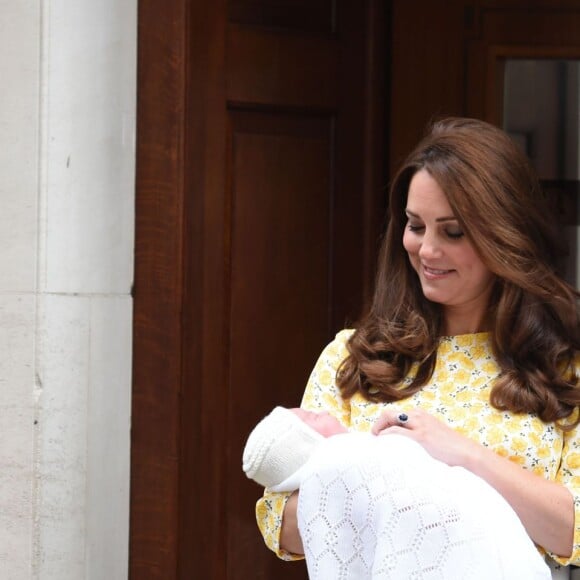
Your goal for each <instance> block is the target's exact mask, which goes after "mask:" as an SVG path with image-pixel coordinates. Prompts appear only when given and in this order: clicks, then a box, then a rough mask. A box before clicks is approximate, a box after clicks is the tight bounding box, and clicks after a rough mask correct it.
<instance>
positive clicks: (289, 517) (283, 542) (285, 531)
mask: <svg viewBox="0 0 580 580" xmlns="http://www.w3.org/2000/svg"><path fill="white" fill-rule="evenodd" d="M297 507H298V491H295V492H294V493H293V494H292V495H291V496H290V497H289V498H288V501H287V502H286V507H285V508H284V515H283V516H282V529H281V530H280V547H281V548H282V549H283V550H286V551H287V552H290V553H291V554H299V555H302V554H304V547H303V546H302V538H300V533H299V532H298V520H297V518H296V509H297Z"/></svg>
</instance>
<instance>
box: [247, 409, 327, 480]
mask: <svg viewBox="0 0 580 580" xmlns="http://www.w3.org/2000/svg"><path fill="white" fill-rule="evenodd" d="M323 440H324V437H323V436H322V435H320V434H319V433H317V432H316V431H315V430H314V429H312V428H311V427H309V426H308V425H306V423H304V422H303V421H302V419H300V418H299V417H298V416H297V415H295V414H294V413H293V412H292V411H291V410H289V409H286V408H284V407H276V408H274V410H273V411H272V412H271V413H270V414H268V415H266V417H264V418H263V419H262V420H261V421H260V422H259V423H258V424H257V425H256V427H254V429H253V430H252V432H251V433H250V435H249V436H248V440H247V442H246V445H245V448H244V453H243V456H242V466H243V469H244V472H245V473H246V475H247V476H248V477H249V478H250V479H253V480H254V481H256V482H257V483H259V484H260V485H263V486H264V487H272V486H275V485H276V484H279V483H281V482H283V481H284V480H286V479H287V478H289V477H290V476H291V475H292V474H294V473H295V472H296V471H297V470H298V469H299V468H300V467H301V466H303V465H304V464H305V463H306V462H307V461H308V458H309V457H310V456H311V454H312V452H313V451H314V448H315V447H316V445H317V444H318V443H320V442H321V441H323Z"/></svg>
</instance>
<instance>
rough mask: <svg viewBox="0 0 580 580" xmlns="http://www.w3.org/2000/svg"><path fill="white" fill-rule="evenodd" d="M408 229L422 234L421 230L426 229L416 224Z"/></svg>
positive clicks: (410, 225)
mask: <svg viewBox="0 0 580 580" xmlns="http://www.w3.org/2000/svg"><path fill="white" fill-rule="evenodd" d="M407 227H408V228H409V231H411V232H420V231H421V230H423V229H425V226H418V225H416V224H409V225H408V226H407Z"/></svg>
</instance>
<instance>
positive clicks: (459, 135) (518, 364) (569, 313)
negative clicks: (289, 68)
mask: <svg viewBox="0 0 580 580" xmlns="http://www.w3.org/2000/svg"><path fill="white" fill-rule="evenodd" d="M547 215H548V214H547V212H546V210H545V207H544V203H543V199H542V194H541V191H540V187H539V184H538V181H537V178H536V176H535V174H534V172H533V170H532V169H531V167H530V165H529V163H528V161H527V159H526V158H525V156H524V155H523V154H522V153H521V151H520V150H519V149H518V148H517V146H516V145H515V144H513V143H512V141H511V140H510V139H509V137H508V136H507V135H505V134H504V133H503V132H502V131H500V130H499V129H497V128H495V127H493V126H491V125H489V124H487V123H484V122H481V121H477V120H473V119H447V120H443V121H440V122H438V123H435V124H434V125H433V127H432V128H431V130H430V132H429V134H428V135H427V136H426V137H425V138H424V139H423V141H422V142H421V143H420V144H419V145H418V147H417V148H416V149H415V151H414V152H413V153H412V154H411V155H410V156H409V157H408V159H407V160H406V162H405V163H404V165H403V167H402V168H401V169H400V171H399V172H398V173H397V175H396V176H395V179H394V181H393V184H392V187H391V193H390V204H389V218H390V219H389V225H388V230H387V235H386V237H385V240H384V243H383V246H382V249H381V253H380V257H379V268H378V274H377V281H376V289H375V294H374V299H373V304H372V306H371V309H370V312H369V313H368V314H367V316H366V317H365V318H364V319H363V320H362V322H361V323H360V324H359V325H358V327H357V329H356V330H354V331H351V330H345V331H342V332H340V333H339V334H338V335H337V337H336V338H335V340H334V341H333V342H332V343H331V344H330V345H329V346H328V347H327V348H326V349H325V350H324V352H323V353H322V355H321V357H320V359H319V361H318V363H317V365H316V367H315V368H314V370H313V373H312V375H311V377H310V380H309V382H308V385H307V387H306V391H305V394H304V397H303V401H302V406H303V407H304V408H307V409H312V410H326V411H329V412H330V413H332V414H333V415H334V416H336V417H337V418H338V419H339V420H340V421H341V422H342V423H343V425H345V426H346V427H348V428H350V429H351V430H360V431H370V430H372V431H373V432H374V433H375V434H392V433H399V434H403V435H405V436H407V437H409V438H411V439H413V440H415V441H417V442H419V443H420V444H421V445H422V446H423V447H424V448H425V449H426V450H427V451H428V452H429V453H430V454H431V455H432V456H433V457H434V458H435V459H438V460H440V461H443V462H444V463H447V464H448V465H453V466H462V467H465V468H466V469H468V470H470V471H471V472H473V473H475V474H476V475H478V476H479V477H481V478H482V479H484V480H485V481H486V482H487V483H488V484H490V485H491V486H492V487H494V488H495V489H496V490H497V491H498V492H499V493H500V494H501V495H502V496H503V497H504V498H505V499H506V500H507V502H508V503H509V504H510V505H511V507H512V508H513V509H514V510H515V512H516V513H517V515H518V516H519V518H520V520H521V521H522V523H523V525H524V527H525V530H526V531H527V533H528V535H529V536H530V537H531V538H532V540H533V541H534V542H535V543H536V544H537V545H538V546H539V547H540V548H541V549H542V550H543V551H545V552H547V553H548V554H549V555H550V557H552V558H553V559H555V560H556V561H558V562H560V563H562V564H568V563H574V564H578V563H580V428H579V426H578V423H579V415H578V405H579V404H580V389H579V387H578V376H577V375H578V372H577V369H578V368H579V365H578V359H577V353H578V351H579V343H580V340H579V330H578V328H579V326H578V322H579V312H578V293H577V292H576V291H575V290H574V289H573V288H572V287H570V286H569V285H568V284H567V283H566V282H564V281H563V280H562V279H561V278H560V277H559V275H558V274H557V273H556V271H555V264H556V262H557V258H558V253H559V251H560V248H559V239H558V235H557V232H556V231H555V229H553V227H552V224H551V223H550V221H549V219H548V218H547ZM402 413H404V416H406V418H407V419H408V420H406V421H404V422H402V421H400V419H399V418H400V416H401V414H402ZM426 477H428V476H426ZM298 494H299V492H294V493H293V494H291V495H289V494H273V493H269V492H268V490H266V492H265V494H264V497H263V498H262V499H261V500H259V502H258V505H257V518H258V524H259V526H260V529H261V531H262V533H263V535H264V538H265V540H266V543H267V544H268V546H269V547H270V548H271V549H273V550H274V551H275V552H276V553H277V554H278V555H279V556H280V557H282V558H285V559H295V558H297V557H300V555H301V554H303V553H304V550H303V546H302V542H301V538H300V535H299V533H298V529H297V525H296V508H297V504H298V498H299V495H298ZM474 501H477V499H476V498H474Z"/></svg>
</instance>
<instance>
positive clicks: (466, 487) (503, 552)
mask: <svg viewBox="0 0 580 580" xmlns="http://www.w3.org/2000/svg"><path fill="white" fill-rule="evenodd" d="M304 474H305V477H304V479H303V481H302V483H301V486H300V495H299V504H298V526H299V530H300V534H301V537H302V541H303V545H304V549H305V556H306V563H307V567H308V574H309V578H310V579H311V580H328V579H330V578H332V579H333V580H365V579H373V580H379V579H380V580H390V579H392V580H403V579H411V578H412V579H424V580H432V579H433V580H434V579H440V580H492V579H493V580H499V579H506V580H507V579H510V580H514V579H516V578H518V579H519V578H525V579H526V580H549V579H550V578H551V575H550V570H549V569H548V567H547V565H546V564H545V562H544V560H543V558H542V557H541V555H540V554H539V552H538V550H537V549H536V547H535V546H534V544H533V542H532V541H531V540H530V538H529V537H528V535H527V533H526V531H525V529H524V528H523V525H522V524H521V522H520V520H519V518H518V517H517V515H516V514H515V512H514V511H513V510H512V508H511V507H510V506H509V504H508V503H507V502H506V501H505V500H504V498H503V497H502V496H501V495H500V494H499V493H498V492H496V491H495V490H494V489H493V488H492V487H491V486H489V485H488V484H487V483H486V482H485V481H483V480H481V479H480V478H478V477H477V476H475V475H474V474H472V473H470V472H469V471H467V470H465V469H463V468H460V467H449V466H447V465H445V464H443V463H441V462H439V461H436V460H434V459H433V458H432V457H431V456H429V455H428V454H427V453H426V451H425V450H424V449H423V448H422V447H421V446H420V445H418V444H417V443H415V442H413V441H411V440H410V439H408V438H406V437H404V436H399V435H387V436H382V437H373V436H371V435H368V434H360V433H359V434H349V435H338V436H335V437H331V438H330V439H328V440H326V441H325V443H324V444H323V445H321V446H319V447H318V448H317V450H316V452H315V453H314V454H313V457H312V458H311V460H310V461H309V463H308V464H307V465H306V467H305V468H304ZM474 498H475V501H474Z"/></svg>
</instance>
